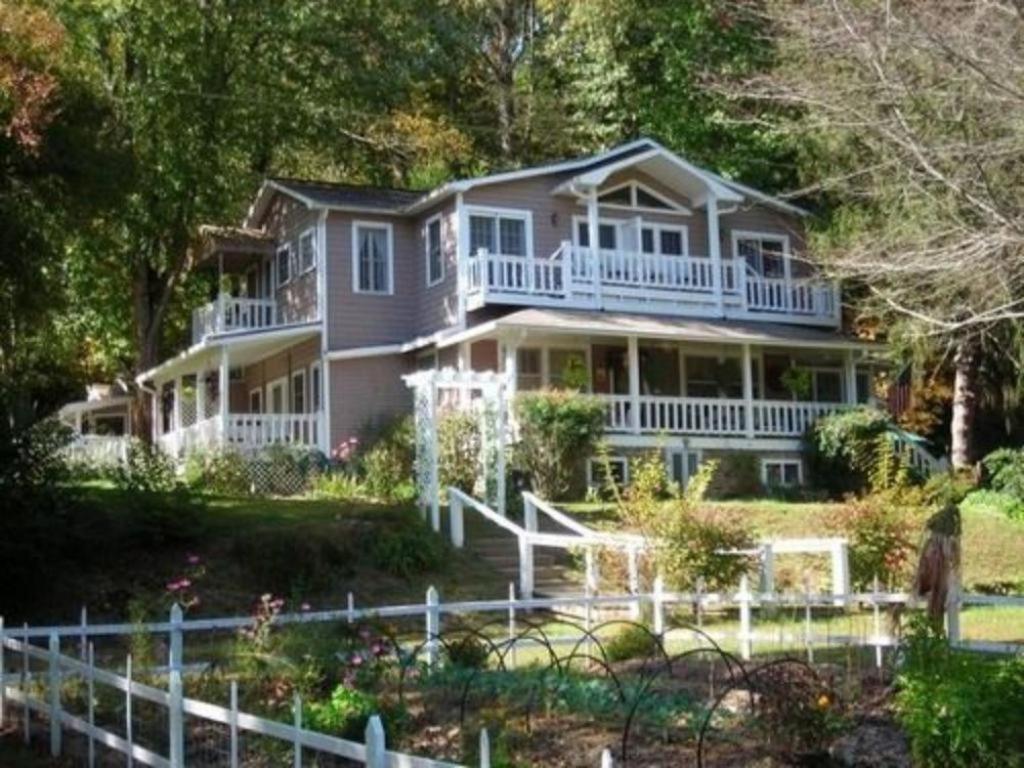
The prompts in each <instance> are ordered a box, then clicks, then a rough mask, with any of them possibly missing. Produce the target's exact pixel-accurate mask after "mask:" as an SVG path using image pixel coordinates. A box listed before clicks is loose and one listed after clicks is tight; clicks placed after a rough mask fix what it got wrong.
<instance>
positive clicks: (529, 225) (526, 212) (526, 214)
mask: <svg viewBox="0 0 1024 768" xmlns="http://www.w3.org/2000/svg"><path fill="white" fill-rule="evenodd" d="M463 211H464V212H465V217H466V243H467V244H469V248H470V249H471V248H472V241H471V240H470V231H471V229H472V227H471V219H472V218H473V217H474V216H479V217H481V218H485V217H490V218H493V219H520V220H522V221H523V227H524V229H525V230H526V231H525V233H524V234H525V236H526V243H525V245H526V253H525V254H524V256H523V258H526V259H532V258H533V257H534V253H533V211H531V210H530V209H528V208H504V207H502V206H496V205H464V206H463ZM494 241H495V242H494V244H495V246H497V247H498V248H499V249H500V247H501V225H500V224H499V223H497V222H495V227H494ZM494 253H495V254H497V255H506V256H512V255H517V254H502V253H501V251H500V250H496V251H495V252H494ZM474 255H475V254H472V253H470V254H469V256H470V257H472V256H474Z"/></svg>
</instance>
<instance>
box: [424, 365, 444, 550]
mask: <svg viewBox="0 0 1024 768" xmlns="http://www.w3.org/2000/svg"><path fill="white" fill-rule="evenodd" d="M429 396H430V402H429V404H428V405H427V423H429V424H430V461H429V467H430V526H431V527H432V528H433V529H434V532H435V533H440V532H441V486H440V481H439V479H438V466H437V465H438V462H439V461H440V459H439V457H438V443H437V382H436V381H434V380H433V379H431V381H430V393H429Z"/></svg>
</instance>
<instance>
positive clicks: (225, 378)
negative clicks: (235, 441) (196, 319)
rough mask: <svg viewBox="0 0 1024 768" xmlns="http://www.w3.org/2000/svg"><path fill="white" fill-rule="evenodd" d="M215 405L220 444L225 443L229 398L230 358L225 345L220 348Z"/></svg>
mask: <svg viewBox="0 0 1024 768" xmlns="http://www.w3.org/2000/svg"><path fill="white" fill-rule="evenodd" d="M217 373H218V374H219V375H218V382H217V405H218V406H219V409H220V412H219V414H218V415H219V416H220V418H219V422H220V423H219V424H218V429H217V432H218V434H219V435H220V442H221V444H225V445H226V444H227V431H228V413H229V410H230V409H229V402H228V401H229V400H230V399H231V359H230V355H229V353H228V348H227V347H226V346H224V347H221V350H220V368H219V369H218V370H217Z"/></svg>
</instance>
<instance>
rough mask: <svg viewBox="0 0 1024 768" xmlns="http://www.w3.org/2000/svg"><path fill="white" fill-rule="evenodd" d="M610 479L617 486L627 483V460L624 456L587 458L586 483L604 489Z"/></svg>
mask: <svg viewBox="0 0 1024 768" xmlns="http://www.w3.org/2000/svg"><path fill="white" fill-rule="evenodd" d="M609 480H611V481H612V482H614V483H615V485H616V486H617V487H619V488H624V487H625V486H626V485H627V484H628V483H629V462H628V461H627V460H626V457H625V456H608V457H605V458H590V459H587V485H588V486H589V487H591V488H595V489H597V490H604V489H605V488H607V487H608V482H609Z"/></svg>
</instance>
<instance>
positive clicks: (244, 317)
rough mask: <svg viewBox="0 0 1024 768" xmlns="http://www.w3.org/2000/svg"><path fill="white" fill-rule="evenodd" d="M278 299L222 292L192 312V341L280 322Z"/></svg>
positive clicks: (266, 326)
mask: <svg viewBox="0 0 1024 768" xmlns="http://www.w3.org/2000/svg"><path fill="white" fill-rule="evenodd" d="M278 322H279V319H278V312H277V302H276V301H274V300H273V299H250V298H241V297H237V296H225V295H223V294H222V295H220V296H218V297H217V298H216V299H215V300H214V301H211V302H210V303H209V304H204V305H203V306H201V307H199V308H197V309H196V310H195V311H193V313H192V343H193V344H197V343H199V342H200V341H202V340H203V339H204V338H206V337H207V336H209V335H211V334H214V333H227V332H229V331H246V330H259V329H261V328H270V327H272V326H274V325H276V324H278Z"/></svg>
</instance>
